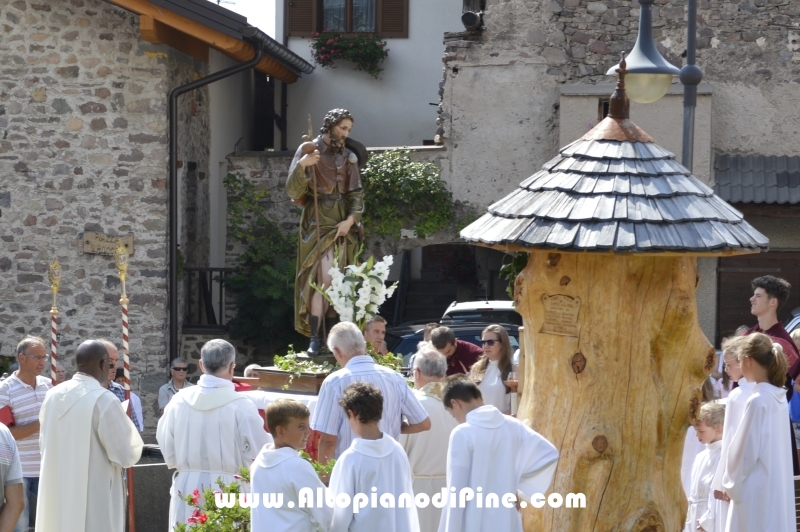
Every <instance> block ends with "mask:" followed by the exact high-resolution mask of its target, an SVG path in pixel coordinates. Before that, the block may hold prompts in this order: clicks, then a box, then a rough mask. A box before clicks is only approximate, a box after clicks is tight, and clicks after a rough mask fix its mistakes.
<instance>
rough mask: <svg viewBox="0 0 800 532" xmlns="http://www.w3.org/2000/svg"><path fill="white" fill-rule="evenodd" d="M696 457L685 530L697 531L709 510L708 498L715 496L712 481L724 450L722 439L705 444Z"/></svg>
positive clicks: (689, 531)
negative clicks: (701, 519)
mask: <svg viewBox="0 0 800 532" xmlns="http://www.w3.org/2000/svg"><path fill="white" fill-rule="evenodd" d="M704 447H705V450H704V451H701V452H700V453H699V454H698V455H697V457H695V459H694V465H693V466H692V480H691V483H690V488H689V497H688V498H689V511H688V512H687V513H686V524H685V525H684V527H683V530H684V532H696V530H697V525H698V521H699V520H700V518H701V517H702V516H703V515H704V514H705V513H706V512H708V511H709V505H708V498H709V497H711V498H712V499H713V498H714V495H713V494H712V493H711V481H712V480H714V473H716V471H717V465H718V464H719V455H720V452H721V451H722V440H721V439H720V440H717V441H715V442H714V443H710V444H708V445H705V446H704Z"/></svg>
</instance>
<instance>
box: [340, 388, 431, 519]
mask: <svg viewBox="0 0 800 532" xmlns="http://www.w3.org/2000/svg"><path fill="white" fill-rule="evenodd" d="M339 404H340V405H341V407H342V408H343V409H344V411H345V414H346V415H347V422H348V423H349V424H350V428H351V429H352V430H353V433H354V434H355V435H356V438H355V439H354V440H353V443H351V444H350V447H348V448H347V450H345V451H344V452H343V453H342V454H341V456H340V457H339V459H338V460H337V461H336V465H334V466H333V472H332V473H331V482H330V491H331V495H332V496H333V497H334V498H335V500H336V503H337V504H336V506H335V508H334V510H333V522H332V524H331V532H345V531H349V532H419V520H418V517H417V508H416V506H415V504H414V489H413V487H412V483H411V466H410V465H409V463H408V457H406V453H405V451H404V450H403V447H402V446H401V445H400V444H399V443H397V442H396V441H395V440H394V439H393V438H392V437H391V436H389V435H388V434H384V433H382V432H381V430H380V428H379V427H378V422H379V421H380V419H381V415H382V413H383V395H382V394H381V391H380V389H378V388H377V387H376V386H375V385H373V384H370V383H368V382H354V383H353V384H351V385H349V386H348V387H347V388H345V390H344V395H343V396H342V398H341V399H340V400H339ZM348 499H349V502H348ZM354 499H355V500H354ZM373 501H375V503H373ZM345 502H348V504H344V503H345Z"/></svg>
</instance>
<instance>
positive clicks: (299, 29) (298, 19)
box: [286, 0, 317, 37]
mask: <svg viewBox="0 0 800 532" xmlns="http://www.w3.org/2000/svg"><path fill="white" fill-rule="evenodd" d="M286 12H287V13H288V21H287V26H288V27H287V28H286V29H287V33H288V35H289V36H290V37H311V36H312V35H313V34H314V33H315V32H316V31H317V0H286Z"/></svg>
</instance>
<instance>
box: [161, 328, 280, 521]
mask: <svg viewBox="0 0 800 532" xmlns="http://www.w3.org/2000/svg"><path fill="white" fill-rule="evenodd" d="M235 358H236V350H235V349H234V347H233V346H232V345H231V344H229V343H228V342H226V341H225V340H211V341H209V342H206V344H205V345H204V346H203V348H202V349H201V350H200V369H201V370H202V371H203V375H202V376H201V377H200V379H199V380H198V382H197V386H192V387H184V388H183V389H182V390H180V391H179V392H178V393H176V394H175V396H174V397H173V398H172V400H171V401H170V402H169V404H167V406H166V407H165V408H164V415H163V416H162V417H161V419H159V420H158V429H157V431H156V439H157V440H158V444H159V445H160V446H161V452H162V453H163V455H164V461H165V462H166V464H167V466H168V467H169V468H170V469H173V468H174V469H177V472H176V474H175V476H174V477H173V479H172V489H171V490H170V494H171V495H172V498H171V500H170V505H169V527H170V530H172V528H173V527H174V526H175V524H176V523H186V522H187V520H188V519H189V517H191V516H192V511H193V509H192V508H191V507H190V506H189V505H188V504H186V502H184V501H183V500H182V497H183V496H186V495H188V494H190V493H192V491H194V490H195V489H198V490H200V491H201V492H202V491H203V489H204V488H214V487H215V486H216V485H217V484H216V481H217V478H222V482H224V483H225V484H228V483H230V482H233V481H234V480H236V479H235V478H234V475H238V474H239V468H240V467H244V468H247V469H249V468H250V466H251V465H252V464H253V460H254V459H255V457H256V456H258V453H259V451H261V449H262V448H263V447H264V445H266V444H267V443H271V442H272V437H271V436H270V435H269V434H268V433H267V432H266V431H265V430H264V421H263V420H262V419H261V416H259V415H258V410H257V409H256V406H255V405H254V404H253V403H252V402H251V401H250V400H249V399H247V397H245V396H244V395H242V394H240V393H236V392H235V391H234V388H233V369H234V367H235V365H236V364H235ZM244 489H245V490H249V489H250V487H249V486H245V487H244Z"/></svg>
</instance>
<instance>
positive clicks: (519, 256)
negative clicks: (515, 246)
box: [499, 251, 530, 299]
mask: <svg viewBox="0 0 800 532" xmlns="http://www.w3.org/2000/svg"><path fill="white" fill-rule="evenodd" d="M529 256H530V254H529V253H525V252H524V251H518V252H516V253H509V254H507V255H506V257H511V260H510V261H509V262H508V263H505V258H504V260H503V262H504V263H505V264H503V266H501V267H500V273H499V275H500V278H501V279H505V281H506V282H508V286H506V293H507V294H508V297H510V298H511V299H514V284H515V283H516V281H517V276H518V275H519V274H520V273H522V270H524V269H525V266H527V265H528V257H529Z"/></svg>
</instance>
